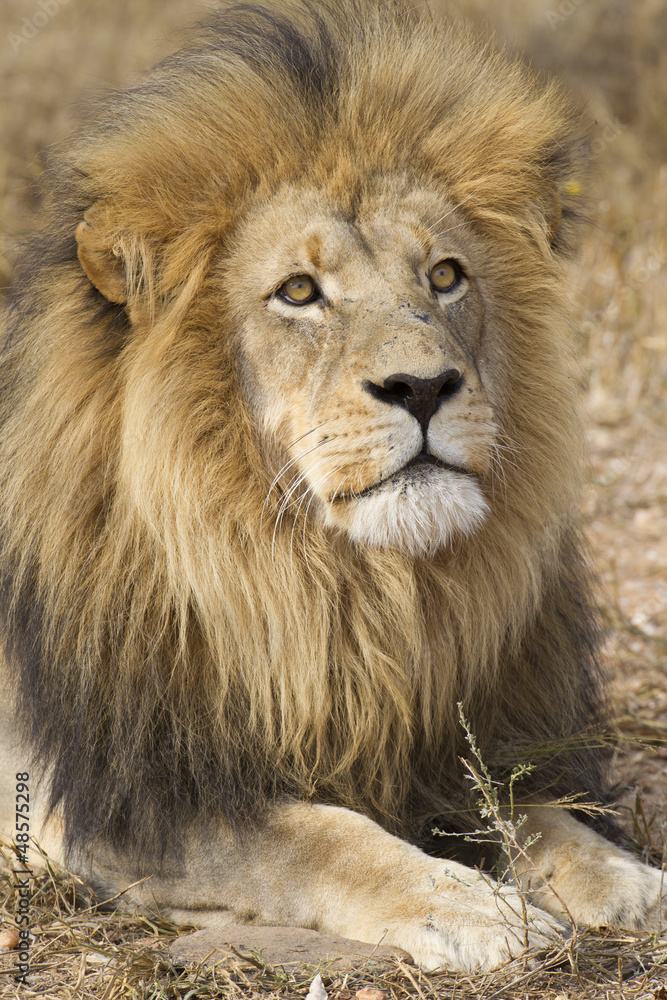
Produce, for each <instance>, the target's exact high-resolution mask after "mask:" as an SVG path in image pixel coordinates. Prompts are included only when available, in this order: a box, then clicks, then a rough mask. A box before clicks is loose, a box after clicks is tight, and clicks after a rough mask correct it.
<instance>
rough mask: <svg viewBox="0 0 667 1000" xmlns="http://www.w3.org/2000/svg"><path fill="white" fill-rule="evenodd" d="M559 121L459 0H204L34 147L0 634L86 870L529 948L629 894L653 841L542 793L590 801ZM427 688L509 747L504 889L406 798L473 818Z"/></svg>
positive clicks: (506, 949) (463, 964)
mask: <svg viewBox="0 0 667 1000" xmlns="http://www.w3.org/2000/svg"><path fill="white" fill-rule="evenodd" d="M585 147H586V128H585V126H584V125H583V124H582V121H581V116H580V114H579V113H578V112H577V111H576V110H574V109H573V108H572V107H571V106H570V104H569V103H568V101H567V99H566V98H565V97H564V96H563V94H562V93H561V91H560V89H559V88H558V87H557V86H556V85H555V84H553V83H549V84H543V83H540V82H539V81H538V80H537V79H535V77H533V76H532V75H531V73H530V72H529V71H528V70H526V69H525V68H523V67H522V66H521V65H518V64H517V63H516V62H514V61H513V60H511V59H510V58H509V57H508V56H506V55H503V54H501V53H498V52H496V51H494V50H493V49H492V48H490V47H489V46H488V45H485V44H482V43H479V42H477V41H476V40H475V39H474V38H472V37H470V36H469V35H468V34H466V33H465V31H463V30H462V29H459V28H456V27H454V26H451V25H450V26H447V25H445V24H443V23H441V22H440V21H439V20H437V19H435V18H432V17H429V16H427V15H425V14H423V13H415V12H414V11H412V10H410V5H409V4H405V5H404V4H403V3H401V2H391V3H387V2H384V0H298V2H297V0H295V2H294V3H290V4H289V5H285V4H280V5H276V7H273V6H271V5H270V4H264V3H257V4H240V5H237V6H232V7H230V8H228V9H225V10H222V11H221V12H220V13H218V14H216V15H215V16H213V17H212V18H211V20H210V21H209V23H207V24H205V25H204V26H203V27H202V28H201V30H200V31H199V32H198V34H196V36H195V37H194V38H193V41H192V42H191V44H190V45H189V46H188V47H187V48H185V49H184V50H183V51H181V52H179V53H177V54H176V55H174V56H173V57H171V58H169V59H167V60H165V61H164V62H163V63H161V64H160V65H159V66H158V67H157V68H156V69H155V70H153V71H152V73H150V74H149V75H148V77H147V78H146V80H145V82H144V83H143V84H141V85H140V86H138V87H136V88H134V89H132V90H130V91H128V92H127V93H125V94H120V95H118V96H115V97H113V98H112V99H110V100H108V101H106V102H104V103H102V105H101V108H100V109H99V110H98V112H97V113H96V115H95V116H94V118H93V120H92V121H90V122H88V123H87V124H86V125H85V126H84V127H82V128H81V129H80V131H79V133H78V134H77V136H76V137H75V138H74V139H73V140H72V142H71V144H70V145H69V148H68V150H67V151H66V152H65V153H64V154H63V155H62V156H61V157H60V158H59V160H58V161H57V163H56V164H55V165H54V166H53V167H52V170H51V172H50V182H49V183H50V200H49V202H48V211H49V212H50V215H49V222H48V227H47V228H45V230H44V233H43V234H42V235H40V236H38V237H36V238H35V239H34V240H33V241H32V242H31V244H30V245H29V246H28V247H27V248H26V249H25V252H24V255H23V256H22V258H21V259H20V261H19V266H18V274H17V283H16V289H15V292H14V294H13V298H12V299H11V302H10V306H9V309H8V311H7V314H6V322H5V332H4V339H3V344H2V372H1V376H0V379H1V392H2V396H1V409H0V422H1V425H2V431H1V440H0V545H1V554H0V577H1V582H0V594H1V614H2V629H3V635H4V647H5V658H6V663H7V667H8V671H9V673H10V674H11V676H12V679H13V680H15V682H16V683H15V689H16V699H15V707H14V708H13V709H12V710H13V711H14V710H15V711H16V713H17V719H18V723H19V727H20V731H21V732H22V733H24V734H25V737H26V739H27V741H28V742H29V745H30V748H31V749H30V753H31V758H30V759H31V760H32V761H33V764H32V767H34V769H35V772H34V776H33V777H31V781H32V782H33V788H32V792H33V801H34V798H35V793H36V796H37V804H38V806H39V810H38V812H40V815H41V818H44V817H45V816H46V814H47V813H48V816H49V825H47V827H45V830H44V834H43V835H44V836H45V837H49V836H50V837H51V840H50V841H49V844H50V845H51V846H53V841H54V840H55V839H56V838H57V837H58V836H60V834H59V830H60V826H59V824H60V823H62V829H63V843H64V845H65V848H66V857H67V859H68V861H69V863H70V864H71V865H72V866H74V867H75V868H76V869H78V870H79V871H80V872H81V873H82V874H83V875H84V876H85V877H86V878H88V879H89V880H90V881H91V883H92V884H93V885H94V886H96V887H97V889H98V890H99V892H100V893H101V894H102V895H106V894H108V895H114V894H115V893H116V892H118V891H119V890H120V889H122V888H123V887H125V886H126V885H127V884H129V883H131V882H133V881H135V880H136V879H138V878H141V877H143V876H146V875H150V876H151V877H150V879H149V880H148V881H145V882H143V883H142V884H141V885H139V886H137V887H135V888H134V889H132V890H131V892H128V893H127V894H126V896H125V901H126V902H128V901H129V903H130V904H131V905H137V904H138V905H141V906H145V907H151V906H154V905H157V906H159V908H160V910H161V912H162V913H163V914H165V915H167V916H170V917H172V918H173V919H174V920H176V921H186V920H187V921H194V922H195V923H198V924H202V925H204V924H206V925H216V924H217V925H220V924H222V923H225V922H227V921H231V920H233V921H254V922H259V923H268V924H288V925H290V924H292V925H300V926H304V927H314V928H318V929H321V930H323V931H330V932H334V933H337V934H342V935H346V936H348V937H352V938H357V939H359V940H362V941H366V942H371V943H375V942H378V941H380V940H384V941H385V942H386V943H390V944H393V945H398V946H400V947H402V948H404V949H406V950H407V951H408V952H410V953H411V955H412V956H413V957H414V959H415V961H416V962H418V963H420V964H421V965H422V966H423V967H424V968H426V969H435V968H439V967H444V966H447V967H452V968H456V969H475V968H482V969H488V968H490V967H493V966H494V965H497V964H498V963H500V962H502V961H504V960H505V959H506V958H507V957H508V956H510V955H517V954H519V953H521V952H522V951H523V950H524V949H525V947H526V946H537V947H544V946H545V944H547V943H548V941H549V940H550V934H551V931H552V929H553V928H554V927H555V926H559V923H558V921H557V920H556V919H555V918H556V917H561V916H562V915H563V906H566V907H567V909H568V911H569V913H570V914H571V915H572V917H573V918H574V919H575V920H576V921H579V922H581V923H583V924H601V923H614V924H623V925H625V926H628V927H635V928H644V927H652V926H653V925H654V923H655V922H656V920H657V919H658V911H659V896H660V875H659V873H658V872H656V871H654V870H651V869H649V868H647V867H645V866H644V865H642V864H640V862H639V861H638V860H636V859H634V858H632V857H630V856H629V855H628V854H625V853H623V851H622V850H620V849H619V848H617V847H616V846H614V845H613V844H612V843H611V842H610V841H609V840H605V839H603V837H602V835H601V832H600V830H601V829H602V826H599V828H598V830H594V829H592V827H591V824H590V822H588V821H587V820H586V817H585V815H583V814H582V813H581V812H579V813H578V814H577V815H578V817H579V818H575V815H574V814H573V813H572V812H564V811H562V810H561V811H558V810H554V809H547V808H546V807H545V802H546V801H548V800H553V799H554V798H555V797H558V796H561V795H563V794H575V795H577V796H582V797H586V798H587V799H588V800H589V801H590V800H595V801H601V802H605V801H608V798H609V789H608V786H607V779H606V776H605V771H606V754H605V752H604V751H603V750H601V749H600V741H599V740H598V739H596V738H595V736H594V731H593V727H594V725H595V724H596V723H597V722H598V721H599V719H600V713H601V698H600V690H599V681H598V671H597V666H596V659H595V651H596V641H597V635H596V626H595V615H594V614H593V613H592V612H591V610H590V601H589V596H588V584H587V580H586V571H585V568H584V565H583V562H582V559H581V556H580V554H579V541H578V533H577V524H576V521H577V513H576V512H577V505H578V490H579V464H580V452H581V433H580V426H579V420H578V417H577V414H576V409H577V405H576V396H577V392H576V384H575V379H574V378H573V375H572V366H571V358H570V347H569V343H570V339H571V329H570V322H569V320H568V315H567V306H566V297H567V291H568V289H567V280H566V275H567V270H566V267H565V257H566V255H567V252H568V251H569V250H570V249H571V248H572V246H573V243H574V238H575V235H576V225H577V220H578V217H579V216H580V214H581V210H580V206H579V199H580V195H579V194H578V191H579V189H580V188H581V184H582V169H583V168H582V162H583V161H584V160H585ZM459 703H460V704H461V705H462V712H463V715H464V716H465V718H466V719H467V720H468V723H469V725H470V726H471V728H472V731H473V732H474V733H475V734H476V736H477V740H478V745H479V747H480V751H481V753H482V755H483V758H484V760H485V761H486V763H487V765H488V767H489V768H490V769H491V771H492V773H494V775H495V776H497V777H499V778H502V777H503V776H507V775H508V774H509V773H511V771H512V769H513V768H514V766H515V765H517V764H518V763H519V762H522V761H530V762H532V763H533V764H534V765H535V766H534V769H533V770H532V772H531V773H530V774H529V775H528V776H527V777H526V778H525V779H524V781H523V782H522V794H523V797H524V799H525V811H526V813H527V816H528V819H527V821H526V824H525V826H524V828H523V830H522V833H523V834H529V833H535V832H537V831H539V832H540V833H541V837H540V839H538V840H537V841H536V842H535V844H534V846H533V847H532V849H531V851H532V860H533V862H534V867H533V866H531V865H530V864H528V862H526V861H525V859H521V858H520V859H519V861H518V863H517V865H518V877H519V880H520V882H521V885H522V888H523V889H524V890H527V891H528V892H529V899H530V902H529V903H528V904H527V906H526V911H525V923H524V916H523V915H522V908H521V905H520V904H521V900H520V897H519V892H520V889H519V888H517V887H516V886H512V885H509V884H506V885H505V884H503V885H501V886H496V885H495V884H494V883H493V882H492V881H491V880H490V879H489V878H487V877H482V875H481V874H480V873H479V872H478V871H477V870H474V869H472V868H469V867H466V866H464V865H463V864H462V863H461V862H460V861H451V860H443V858H442V855H443V854H444V852H445V849H447V848H448V845H449V843H450V842H449V841H448V840H444V841H443V840H442V838H438V837H435V836H433V833H432V831H433V828H434V827H439V828H442V829H447V830H450V831H457V830H458V831H466V830H469V829H471V828H472V827H474V826H475V825H476V823H477V822H478V821H476V820H475V819H474V818H471V817H470V806H471V801H472V802H474V796H471V791H470V787H469V784H468V783H467V782H466V780H465V777H464V773H465V772H464V767H463V765H462V763H461V762H460V759H459V758H460V757H461V756H462V755H463V756H465V755H466V752H467V748H466V740H465V734H464V732H463V730H462V728H461V725H460V723H459V714H458V708H457V706H458V704H459ZM11 725H12V724H11V722H10V721H7V722H6V724H5V737H4V739H5V744H6V745H5V748H4V751H3V753H4V754H5V756H6V757H7V755H11V756H10V757H9V758H8V760H9V762H8V760H5V767H4V772H5V774H10V777H11V778H13V775H14V774H15V773H17V772H18V773H23V772H27V771H28V770H31V773H32V767H30V768H29V767H28V764H27V760H28V758H27V757H26V753H27V751H25V750H20V749H19V750H17V749H16V748H15V747H14V746H13V741H12V736H11V733H12V730H11ZM40 773H41V774H42V775H46V778H45V779H44V780H43V781H42V783H41V784H40V785H39V786H36V784H35V782H36V776H37V775H39V774H40ZM517 787H518V786H517ZM14 791H15V782H13V781H10V782H9V783H7V787H6V788H5V792H4V796H5V804H6V806H7V808H8V810H10V809H11V807H12V806H13V796H14ZM38 818H39V817H38ZM599 822H600V824H602V825H604V823H606V824H607V825H606V827H605V829H606V832H607V833H608V834H610V835H613V829H612V827H611V824H609V823H608V821H606V820H600V821H599ZM5 828H6V830H7V832H8V833H11V832H12V830H13V829H14V823H13V813H12V815H11V818H9V817H8V818H7V820H6V822H5ZM33 830H34V832H36V833H37V828H36V827H35V826H33ZM438 853H440V857H438ZM487 857H488V851H487ZM545 880H547V881H548V883H549V885H546V884H545ZM551 887H552V888H553V890H555V893H554V892H552V888H551Z"/></svg>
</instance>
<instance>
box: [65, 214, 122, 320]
mask: <svg viewBox="0 0 667 1000" xmlns="http://www.w3.org/2000/svg"><path fill="white" fill-rule="evenodd" d="M76 242H77V244H78V251H77V253H78V257H79V263H80V264H81V267H82V268H83V270H84V271H85V273H86V275H87V276H88V280H89V281H90V282H91V284H93V285H94V286H95V288H96V289H97V290H98V292H101V293H102V295H103V296H104V298H105V299H108V300H109V302H117V303H119V304H122V305H125V303H126V302H127V275H126V273H125V264H124V262H123V260H122V259H121V257H119V256H118V255H117V254H115V253H114V250H113V245H112V243H111V242H110V239H109V231H108V228H107V227H105V226H104V225H103V224H102V219H100V216H99V212H98V211H96V207H95V206H93V208H92V209H89V210H88V211H87V212H86V214H85V215H84V217H83V219H82V221H81V222H80V223H79V225H78V226H77V227H76Z"/></svg>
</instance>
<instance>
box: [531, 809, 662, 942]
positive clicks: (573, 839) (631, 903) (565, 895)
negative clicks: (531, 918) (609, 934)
mask: <svg viewBox="0 0 667 1000" xmlns="http://www.w3.org/2000/svg"><path fill="white" fill-rule="evenodd" d="M526 814H527V820H526V824H525V825H524V826H523V827H522V828H521V829H522V833H523V834H524V835H529V836H530V835H534V834H538V833H539V834H540V836H539V839H538V840H537V841H536V842H535V843H534V844H533V845H532V846H531V847H530V848H529V850H528V854H529V855H530V859H531V861H532V863H533V864H532V865H531V864H529V863H528V862H527V861H526V859H524V858H518V859H517V862H516V865H517V870H518V872H519V881H520V883H521V885H522V887H523V888H524V889H528V890H529V891H530V899H531V901H532V902H533V903H534V904H535V905H536V906H539V907H541V908H542V909H544V910H547V911H548V912H549V913H552V914H553V915H555V916H558V917H560V918H563V917H564V916H565V914H564V911H563V906H562V905H561V902H560V900H562V902H563V903H564V904H565V906H566V907H567V909H568V910H569V912H570V915H571V916H572V918H573V919H574V921H575V922H576V923H578V924H583V925H588V926H592V927H599V926H602V925H604V924H609V925H612V926H618V927H627V928H635V929H645V930H653V929H655V928H657V927H658V926H659V924H660V920H661V917H660V901H661V896H663V897H664V895H665V893H667V878H665V885H664V887H663V885H662V882H663V879H662V873H661V872H660V871H658V869H656V868H649V867H648V866H647V865H644V864H642V863H641V861H639V860H638V859H637V858H634V857H632V855H630V854H628V853H627V852H626V851H623V850H621V848H619V847H616V845H615V844H612V843H610V842H609V841H608V840H605V838H604V837H601V836H600V835H599V834H598V833H595V831H594V830H591V829H589V827H587V826H585V825H584V824H583V823H580V822H579V821H578V820H577V819H575V818H574V816H573V815H572V814H571V813H569V812H568V811H567V810H565V809H558V808H548V807H545V806H533V807H530V808H528V809H527V811H526ZM545 880H546V882H547V883H549V885H545ZM549 886H551V888H549ZM552 889H553V890H555V893H557V894H558V897H560V900H559V899H558V897H557V896H556V895H555V893H554V892H553V891H552Z"/></svg>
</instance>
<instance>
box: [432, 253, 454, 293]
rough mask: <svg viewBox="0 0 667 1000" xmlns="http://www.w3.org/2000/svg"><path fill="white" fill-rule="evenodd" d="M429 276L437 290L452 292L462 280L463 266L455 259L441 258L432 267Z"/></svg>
mask: <svg viewBox="0 0 667 1000" xmlns="http://www.w3.org/2000/svg"><path fill="white" fill-rule="evenodd" d="M429 278H430V279H431V284H432V285H433V287H434V288H435V290H436V291H437V292H451V291H452V289H453V288H456V286H457V285H458V283H459V281H460V280H461V268H460V266H459V265H458V264H457V262H456V261H455V260H441V261H440V263H439V264H436V265H435V267H432V268H431V273H430V274H429Z"/></svg>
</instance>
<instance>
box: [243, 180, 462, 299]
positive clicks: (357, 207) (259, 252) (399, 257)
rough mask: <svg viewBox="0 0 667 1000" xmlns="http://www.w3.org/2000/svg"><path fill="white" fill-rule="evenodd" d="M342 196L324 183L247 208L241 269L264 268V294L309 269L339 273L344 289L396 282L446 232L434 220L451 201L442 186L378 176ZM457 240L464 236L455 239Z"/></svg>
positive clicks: (364, 291)
mask: <svg viewBox="0 0 667 1000" xmlns="http://www.w3.org/2000/svg"><path fill="white" fill-rule="evenodd" d="M353 195H354V192H350V193H349V197H348V198H341V197H340V195H339V194H333V193H332V192H329V191H327V190H326V189H317V190H315V189H311V190H308V189H305V190H304V189H301V188H292V187H290V188H287V189H284V190H281V191H280V192H278V193H277V194H276V195H275V196H274V197H273V198H272V199H270V200H269V201H268V202H264V203H263V204H262V205H261V206H259V207H258V208H256V209H255V210H254V211H251V212H249V214H248V217H247V218H246V220H245V221H244V222H243V223H242V224H241V227H240V231H239V235H238V238H237V246H238V254H237V260H238V267H239V268H241V269H242V268H243V266H245V267H250V268H252V270H253V271H254V273H255V274H256V273H257V272H258V271H259V270H261V271H262V272H263V274H262V280H263V281H264V282H265V284H266V286H267V292H268V291H270V289H271V287H272V285H274V284H275V283H276V282H280V281H282V280H283V279H284V277H285V275H286V273H289V272H290V271H292V272H293V271H295V270H298V268H300V267H310V268H313V269H315V271H316V272H317V273H318V274H321V275H323V276H324V275H326V276H328V277H330V278H332V279H340V280H342V282H343V283H344V285H345V287H346V289H347V292H348V293H353V292H354V289H355V286H356V287H357V289H358V292H359V294H367V293H368V292H369V290H372V289H373V288H375V287H377V282H378V280H379V279H380V277H381V276H384V277H385V278H386V279H387V280H388V282H389V283H391V281H392V280H393V281H394V282H395V281H396V280H397V279H399V278H400V275H401V274H404V273H405V271H406V268H407V269H413V268H414V267H416V266H419V265H421V264H422V263H423V262H424V261H425V260H426V258H427V257H428V255H429V253H431V252H432V251H433V248H434V245H437V241H438V238H439V235H440V238H441V239H442V241H443V245H444V243H447V244H448V245H450V244H451V238H450V237H448V235H447V230H446V229H445V230H443V232H442V234H438V230H437V226H436V225H434V224H436V223H437V222H438V218H439V217H442V216H446V215H449V213H450V212H452V211H453V206H451V205H450V204H449V202H448V201H447V199H446V196H445V195H444V194H443V193H442V192H437V193H436V192H433V191H429V190H427V189H422V188H420V187H413V188H407V189H406V188H405V187H402V188H401V189H397V186H396V182H395V180H392V179H391V178H388V179H386V182H385V183H382V182H378V183H377V184H376V185H374V186H373V188H372V190H371V191H367V192H365V194H364V195H363V196H357V197H354V196H353ZM457 244H458V245H460V244H461V239H460V238H459V239H458V240H457Z"/></svg>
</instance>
